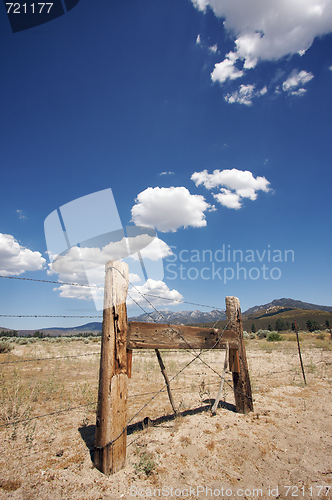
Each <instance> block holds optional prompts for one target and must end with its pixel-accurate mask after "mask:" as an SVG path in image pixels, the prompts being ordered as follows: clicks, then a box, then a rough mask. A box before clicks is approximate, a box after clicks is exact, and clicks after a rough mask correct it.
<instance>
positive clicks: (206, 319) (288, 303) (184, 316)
mask: <svg viewBox="0 0 332 500" xmlns="http://www.w3.org/2000/svg"><path fill="white" fill-rule="evenodd" d="M291 311H294V314H296V315H298V314H300V315H302V316H303V314H304V315H307V313H306V312H305V311H313V312H314V311H316V313H315V314H318V315H319V311H324V312H332V306H320V305H316V304H310V303H309V302H302V301H301V300H294V299H285V298H283V299H275V300H273V301H272V302H269V303H267V304H263V305H260V306H254V307H250V309H247V310H246V311H245V312H243V313H242V316H243V321H246V322H247V321H251V320H253V319H255V320H258V319H260V321H263V322H264V321H265V322H267V321H268V319H269V318H270V317H275V316H277V315H280V314H282V313H287V312H288V314H287V317H288V316H289V315H292V314H293V313H291ZM295 311H297V312H295ZM294 314H293V315H294ZM294 318H295V316H294ZM275 319H276V318H274V319H273V321H274V320H275ZM298 319H299V318H298ZM309 319H310V318H309ZM225 320H226V314H225V313H221V312H220V311H217V310H216V309H214V310H212V311H211V312H201V311H177V312H173V311H170V310H169V309H164V310H163V311H159V312H156V311H154V312H151V313H149V314H141V315H140V316H134V317H131V318H129V321H141V322H146V323H153V322H156V323H171V324H173V325H192V324H207V323H210V324H211V325H213V324H214V323H215V322H216V321H225ZM323 320H324V318H323V319H322V321H323ZM248 324H249V323H248ZM101 329H102V322H97V321H95V322H93V323H86V324H85V325H81V326H75V327H67V328H57V327H54V328H39V330H40V331H41V332H44V334H49V335H52V336H58V335H76V334H78V333H87V332H90V333H91V334H94V335H95V334H97V333H100V332H101ZM2 330H4V331H5V330H8V328H1V327H0V332H1V331H2ZM18 331H19V332H20V334H21V335H29V334H30V335H33V334H34V333H35V331H36V330H18Z"/></svg>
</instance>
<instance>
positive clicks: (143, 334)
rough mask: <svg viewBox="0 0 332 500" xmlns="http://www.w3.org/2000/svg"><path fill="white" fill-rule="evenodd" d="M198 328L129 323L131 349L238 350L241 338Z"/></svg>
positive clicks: (227, 332)
mask: <svg viewBox="0 0 332 500" xmlns="http://www.w3.org/2000/svg"><path fill="white" fill-rule="evenodd" d="M221 334H222V330H218V329H216V328H202V327H197V326H184V325H165V323H142V322H140V321H130V322H128V332H127V339H128V340H127V348H128V349H189V348H193V349H212V348H214V349H226V348H227V343H228V345H229V348H230V349H237V348H238V334H237V333H236V332H235V331H233V330H225V331H224V333H223V335H222V338H221V340H220V341H219V342H218V344H217V345H215V344H216V342H217V340H218V339H219V337H220V335H221Z"/></svg>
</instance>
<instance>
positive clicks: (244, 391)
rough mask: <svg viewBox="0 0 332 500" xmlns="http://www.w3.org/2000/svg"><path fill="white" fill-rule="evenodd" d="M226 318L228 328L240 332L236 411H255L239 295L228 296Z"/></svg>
mask: <svg viewBox="0 0 332 500" xmlns="http://www.w3.org/2000/svg"><path fill="white" fill-rule="evenodd" d="M226 319H227V328H229V329H230V330H234V331H236V332H237V334H238V350H237V352H238V359H237V354H235V357H234V359H233V365H232V376H233V386H234V398H235V405H236V411H237V412H238V413H248V412H249V411H253V409H254V406H253V401H252V393H251V385H250V378H249V370H248V363H247V356H246V349H245V345H244V339H243V326H242V316H241V308H240V301H239V299H238V298H237V297H226ZM230 351H231V349H230Z"/></svg>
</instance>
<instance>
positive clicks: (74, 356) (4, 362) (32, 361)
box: [0, 337, 100, 365]
mask: <svg viewBox="0 0 332 500" xmlns="http://www.w3.org/2000/svg"><path fill="white" fill-rule="evenodd" d="M82 338H84V337H82ZM96 354H100V351H99V352H89V353H86V354H77V355H70V356H69V355H68V356H54V357H49V358H34V359H16V360H15V361H2V362H1V363H0V365H9V364H15V363H34V362H35V361H54V360H55V359H68V358H82V357H84V356H95V355H96Z"/></svg>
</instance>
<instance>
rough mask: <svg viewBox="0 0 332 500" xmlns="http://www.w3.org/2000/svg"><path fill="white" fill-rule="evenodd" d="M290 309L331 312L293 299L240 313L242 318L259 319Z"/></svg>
mask: <svg viewBox="0 0 332 500" xmlns="http://www.w3.org/2000/svg"><path fill="white" fill-rule="evenodd" d="M292 309H304V310H306V311H325V312H331V311H332V306H319V305H317V304H310V303H309V302H302V301H301V300H294V299H285V298H283V299H275V300H273V301H272V302H269V303H268V304H264V305H261V306H254V307H250V309H247V310H246V311H245V312H244V313H242V316H243V317H248V316H250V317H252V318H261V317H263V316H273V315H275V314H278V313H280V312H282V311H290V310H292Z"/></svg>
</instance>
